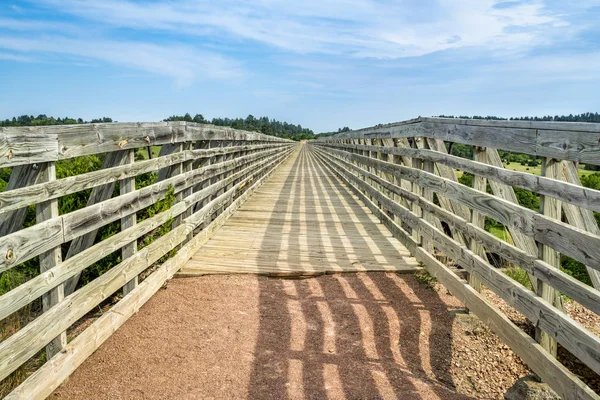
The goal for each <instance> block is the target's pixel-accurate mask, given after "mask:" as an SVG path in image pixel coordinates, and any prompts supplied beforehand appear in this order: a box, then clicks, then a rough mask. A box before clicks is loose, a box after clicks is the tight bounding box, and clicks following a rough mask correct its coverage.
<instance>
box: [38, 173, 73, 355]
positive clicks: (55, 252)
mask: <svg viewBox="0 0 600 400" xmlns="http://www.w3.org/2000/svg"><path fill="white" fill-rule="evenodd" d="M40 180H41V181H53V180H56V166H55V165H54V162H52V161H50V162H47V163H44V164H42V165H41V166H40ZM56 217H58V200H48V201H45V202H43V203H40V204H38V205H37V207H36V222H38V223H43V222H45V221H47V220H52V219H55V218H56ZM61 261H62V252H61V248H60V245H58V246H56V247H54V248H53V249H51V250H48V251H46V252H43V253H41V254H40V273H44V272H45V271H47V270H49V269H51V268H54V267H55V266H56V265H58V264H60V262H61ZM64 297H65V287H64V285H58V286H57V287H55V288H53V289H51V290H50V291H48V292H47V293H45V294H44V295H42V307H43V310H44V312H45V313H47V312H48V310H50V309H51V308H52V307H54V306H55V305H57V304H58V303H60V302H61V301H62V300H63V299H64ZM66 345H67V332H66V330H63V331H62V332H59V333H58V335H57V336H56V337H55V338H54V339H52V340H51V341H50V342H49V343H48V344H47V345H46V357H47V358H52V356H54V355H55V354H56V353H58V352H60V351H61V350H62V349H63V348H64V347H65V346H66Z"/></svg>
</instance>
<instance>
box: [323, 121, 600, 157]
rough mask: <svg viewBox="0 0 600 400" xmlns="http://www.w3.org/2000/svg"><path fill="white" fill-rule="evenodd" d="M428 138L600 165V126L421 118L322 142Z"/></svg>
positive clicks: (337, 136) (326, 139)
mask: <svg viewBox="0 0 600 400" xmlns="http://www.w3.org/2000/svg"><path fill="white" fill-rule="evenodd" d="M409 137H427V138H434V139H441V140H444V141H448V142H456V143H462V144H467V145H473V146H480V147H492V148H495V149H502V150H509V151H514V152H517V153H526V154H531V155H534V156H539V157H549V158H556V159H561V160H569V161H578V162H583V163H586V164H594V165H600V124H592V123H582V122H579V123H575V122H574V123H565V122H537V121H487V120H467V119H452V118H417V119H414V120H410V121H406V122H400V123H395V124H388V125H381V126H375V127H372V128H365V129H359V130H356V131H350V132H344V133H339V134H336V135H333V136H329V137H327V138H320V139H319V140H323V141H330V140H342V139H359V138H409Z"/></svg>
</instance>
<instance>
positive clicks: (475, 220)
mask: <svg viewBox="0 0 600 400" xmlns="http://www.w3.org/2000/svg"><path fill="white" fill-rule="evenodd" d="M473 160H474V161H477V162H481V163H486V162H487V149H486V148H484V147H479V146H474V148H473ZM473 189H475V190H479V191H480V192H484V193H485V191H486V189H487V179H485V178H484V177H482V176H478V175H474V176H473ZM471 223H472V224H473V225H475V226H477V227H479V228H484V227H485V215H483V214H482V213H480V212H478V211H475V210H472V211H471ZM469 249H470V250H471V251H472V252H473V253H475V254H477V255H478V256H480V257H482V258H484V259H486V255H485V249H484V248H483V246H482V245H481V244H479V243H477V241H476V240H475V239H474V238H472V239H471V240H470V241H469ZM467 280H468V281H469V285H471V286H472V287H473V289H475V290H477V291H478V292H481V281H480V280H479V279H478V278H477V277H476V276H474V275H473V274H468V278H467Z"/></svg>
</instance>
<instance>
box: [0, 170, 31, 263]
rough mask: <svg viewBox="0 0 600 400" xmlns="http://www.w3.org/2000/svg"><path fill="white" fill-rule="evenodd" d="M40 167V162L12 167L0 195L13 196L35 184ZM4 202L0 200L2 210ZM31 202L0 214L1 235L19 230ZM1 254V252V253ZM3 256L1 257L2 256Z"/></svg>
mask: <svg viewBox="0 0 600 400" xmlns="http://www.w3.org/2000/svg"><path fill="white" fill-rule="evenodd" d="M39 170H40V167H39V165H38V164H29V165H19V166H16V167H14V168H13V169H12V171H11V174H10V178H9V179H8V184H7V185H6V189H5V190H4V192H2V193H0V196H11V195H12V194H13V193H15V192H16V193H18V192H19V190H20V189H21V188H27V187H28V186H30V185H33V184H34V183H35V182H36V180H37V177H38V174H39ZM17 196H18V195H17ZM3 205H4V204H3V203H2V202H1V201H0V206H2V207H0V210H2V209H3V208H4V207H3ZM28 205H29V204H23V205H21V207H15V208H14V209H12V210H11V211H12V212H10V213H7V214H4V213H1V214H0V237H2V236H6V235H8V234H11V233H13V232H16V231H18V230H19V229H21V227H22V226H23V223H24V222H25V216H26V214H27V206H28ZM0 255H1V254H0ZM0 258H1V257H0Z"/></svg>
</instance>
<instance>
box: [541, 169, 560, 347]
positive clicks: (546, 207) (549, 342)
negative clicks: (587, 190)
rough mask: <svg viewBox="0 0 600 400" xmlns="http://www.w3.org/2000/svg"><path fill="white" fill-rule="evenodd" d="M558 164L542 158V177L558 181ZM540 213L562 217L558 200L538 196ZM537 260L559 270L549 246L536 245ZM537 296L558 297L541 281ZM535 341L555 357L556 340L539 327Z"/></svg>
mask: <svg viewBox="0 0 600 400" xmlns="http://www.w3.org/2000/svg"><path fill="white" fill-rule="evenodd" d="M559 166H560V162H557V161H556V160H554V159H551V158H544V160H543V163H542V176H545V177H547V178H552V179H560V172H559ZM540 213H542V214H544V215H545V216H547V217H550V218H554V219H557V220H559V221H560V219H561V217H562V208H561V202H560V200H557V199H555V198H553V197H550V196H546V195H543V194H540ZM538 249H539V255H538V256H539V258H541V259H542V260H543V261H545V262H546V263H548V264H549V265H551V266H553V267H556V268H557V269H558V268H560V253H559V252H558V251H556V250H554V249H553V248H552V247H550V246H546V245H543V244H541V243H538ZM535 289H536V292H537V294H538V296H540V297H542V298H543V299H544V300H546V301H548V302H550V303H551V304H552V303H553V302H554V299H555V298H556V296H557V295H558V293H557V291H556V289H554V288H553V287H552V286H550V285H548V284H547V283H545V282H544V281H542V280H541V279H538V280H537V287H536V288H535ZM535 339H536V340H537V341H538V342H539V343H540V344H541V345H542V347H543V348H544V349H545V350H546V351H547V352H548V353H550V354H552V356H554V357H556V353H557V343H556V340H555V339H553V338H552V337H550V335H548V334H547V333H546V332H544V331H543V330H542V329H540V328H539V327H536V328H535Z"/></svg>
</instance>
